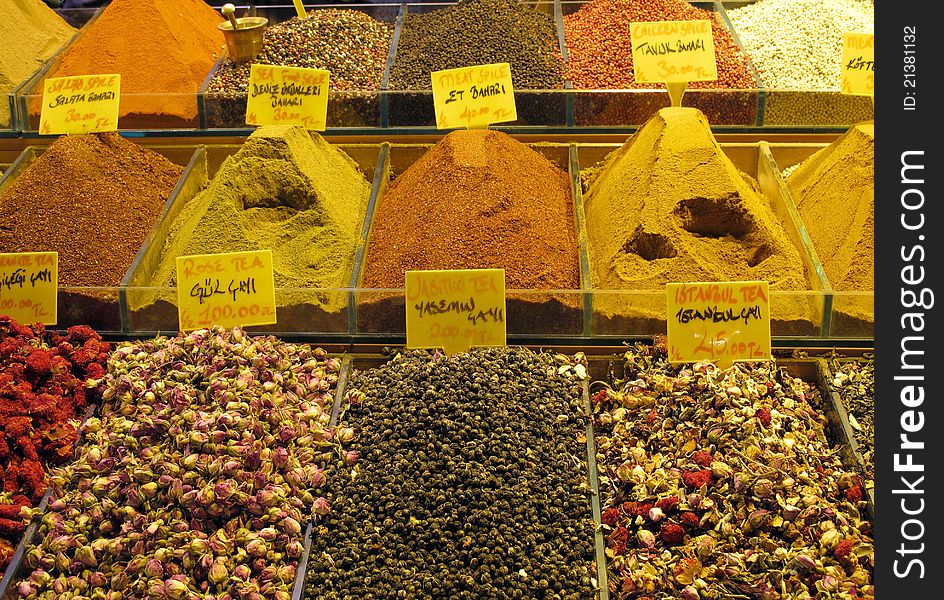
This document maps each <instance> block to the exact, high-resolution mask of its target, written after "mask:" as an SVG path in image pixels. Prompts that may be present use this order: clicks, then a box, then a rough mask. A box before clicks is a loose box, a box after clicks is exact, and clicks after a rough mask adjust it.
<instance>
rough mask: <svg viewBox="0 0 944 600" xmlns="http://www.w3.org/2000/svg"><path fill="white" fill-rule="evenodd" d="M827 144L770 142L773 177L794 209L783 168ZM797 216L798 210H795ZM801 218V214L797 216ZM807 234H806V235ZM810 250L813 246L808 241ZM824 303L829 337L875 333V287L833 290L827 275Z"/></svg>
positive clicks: (859, 335)
mask: <svg viewBox="0 0 944 600" xmlns="http://www.w3.org/2000/svg"><path fill="white" fill-rule="evenodd" d="M828 145H829V144H825V143H782V144H771V145H770V146H769V147H770V153H771V157H772V159H773V161H774V163H775V166H776V168H777V171H776V174H775V176H776V178H777V179H778V180H779V182H778V183H779V184H780V186H781V189H782V190H783V196H784V198H785V199H786V200H787V202H788V203H789V204H790V205H791V206H793V207H794V210H796V202H795V200H794V199H793V196H792V194H791V193H790V190H788V189H787V186H786V184H785V183H784V177H783V171H784V170H785V169H787V168H788V167H791V166H794V165H799V164H800V163H802V162H803V161H804V160H806V159H807V158H809V157H810V156H812V155H813V154H815V153H816V152H818V151H819V150H822V149H823V148H825V147H826V146H828ZM797 217H798V218H800V217H799V212H797ZM800 221H801V222H802V218H800ZM807 237H808V236H807ZM810 247H811V248H812V251H813V252H815V251H816V248H815V246H814V245H813V244H812V241H811V242H810ZM823 277H824V278H825V279H826V291H827V303H828V304H829V306H830V320H829V330H828V337H830V338H836V339H841V338H854V339H860V338H861V339H865V338H873V337H874V336H875V332H874V329H875V291H874V290H836V289H834V288H833V285H832V283H831V282H830V281H829V278H828V277H827V276H826V274H825V271H824V274H823Z"/></svg>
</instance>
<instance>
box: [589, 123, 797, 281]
mask: <svg viewBox="0 0 944 600" xmlns="http://www.w3.org/2000/svg"><path fill="white" fill-rule="evenodd" d="M585 210H586V217H587V236H588V239H589V242H590V243H589V254H590V267H591V272H592V276H593V285H594V287H596V288H599V289H626V288H630V289H661V288H662V287H663V286H664V285H665V284H666V283H671V282H684V281H737V280H766V281H769V282H770V287H771V288H772V289H804V288H806V287H807V284H806V283H805V271H804V266H803V261H802V259H801V255H800V252H799V251H798V250H797V248H796V247H794V246H793V245H792V244H791V242H790V239H789V237H788V236H787V234H786V232H785V231H784V227H783V225H782V224H781V223H780V221H779V220H778V218H777V216H776V215H775V214H774V212H773V210H772V208H771V206H770V202H769V201H768V200H767V199H766V198H765V197H764V196H763V195H762V194H761V193H760V191H759V189H758V187H757V184H756V182H755V181H754V180H753V179H751V178H750V177H749V176H747V175H745V174H744V173H741V172H740V171H738V170H737V168H736V167H735V166H734V164H733V163H732V162H731V160H730V159H728V158H727V157H726V156H725V154H724V152H722V150H721V147H720V146H719V145H718V142H716V141H715V139H714V136H713V135H712V133H711V128H710V127H709V125H708V121H707V119H706V118H705V116H704V115H703V114H702V113H701V112H699V111H698V110H697V109H693V108H664V109H662V110H660V111H659V112H658V113H657V114H656V115H655V116H654V117H652V118H651V119H650V120H649V121H647V122H646V123H645V124H644V125H643V127H642V128H641V129H639V130H638V131H637V132H636V133H635V134H634V135H633V136H632V137H631V138H630V139H629V140H628V141H627V142H626V143H625V144H623V146H622V147H621V148H619V149H618V150H616V151H615V152H613V153H611V154H610V155H609V156H608V157H607V158H606V162H605V164H604V165H603V168H602V169H601V170H600V171H599V172H598V173H597V175H596V176H595V177H594V178H593V179H592V180H591V181H590V183H589V192H588V193H587V195H586V196H585Z"/></svg>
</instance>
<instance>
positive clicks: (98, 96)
mask: <svg viewBox="0 0 944 600" xmlns="http://www.w3.org/2000/svg"><path fill="white" fill-rule="evenodd" d="M120 99H121V75H118V74H112V75H77V76H74V77H52V78H50V79H47V80H46V81H45V82H44V83H43V106H42V109H41V111H40V113H39V132H40V133H41V134H44V135H59V134H63V133H80V134H81V133H95V132H98V131H116V130H117V129H118V105H119V103H120Z"/></svg>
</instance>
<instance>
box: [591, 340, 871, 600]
mask: <svg viewBox="0 0 944 600" xmlns="http://www.w3.org/2000/svg"><path fill="white" fill-rule="evenodd" d="M665 358H666V356H665V349H664V347H663V348H661V349H650V348H642V347H638V346H637V347H636V348H632V349H630V350H629V351H628V352H627V353H626V361H627V364H626V367H627V374H626V378H625V380H622V381H619V382H617V389H611V388H603V389H601V390H599V391H597V392H596V393H595V394H594V395H593V397H592V402H593V404H594V413H595V414H594V426H595V437H596V442H597V461H598V464H599V465H600V474H601V475H600V477H601V479H600V488H601V494H602V498H601V501H602V502H603V507H604V511H603V514H602V519H603V523H604V534H605V537H606V543H607V550H606V554H607V559H608V561H607V563H608V573H609V580H610V592H611V594H619V596H620V597H641V596H648V597H650V598H659V599H662V598H682V599H684V600H698V599H699V598H703V599H704V598H710V599H719V600H720V599H722V598H733V597H751V598H807V597H811V596H812V597H826V596H833V595H834V596H835V597H842V598H872V597H874V593H875V591H874V586H873V584H872V582H873V570H874V547H873V538H872V524H871V520H870V519H869V518H868V517H867V516H866V515H865V513H864V507H865V502H864V501H863V496H864V494H863V486H862V481H861V478H860V476H859V475H858V474H857V473H855V472H854V471H852V470H849V469H847V468H846V467H845V466H844V465H843V464H842V461H841V459H840V451H839V448H838V447H837V446H834V445H833V443H831V442H830V441H829V440H828V436H827V432H826V429H827V426H828V420H827V419H826V417H825V416H824V415H823V413H822V412H821V405H822V404H823V402H824V401H823V399H822V398H821V397H820V395H819V392H818V390H817V389H816V388H815V387H811V386H810V385H809V384H807V383H806V382H804V381H802V380H800V379H798V378H794V377H791V376H790V375H788V374H787V373H786V372H785V371H783V370H782V369H779V368H777V367H776V365H774V364H773V363H754V364H752V365H747V364H744V363H736V364H735V366H734V367H732V368H730V369H728V370H726V371H721V370H719V369H718V368H717V367H715V366H714V365H712V364H710V363H695V364H687V365H684V366H681V367H679V366H674V367H673V366H669V365H668V364H667V363H666V362H665Z"/></svg>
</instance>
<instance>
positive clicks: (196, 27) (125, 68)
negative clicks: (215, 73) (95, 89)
mask: <svg viewBox="0 0 944 600" xmlns="http://www.w3.org/2000/svg"><path fill="white" fill-rule="evenodd" d="M222 20H223V17H222V16H221V15H220V14H219V13H218V12H216V11H215V10H213V9H212V8H210V6H208V5H207V4H206V3H205V2H203V0H113V1H112V2H111V4H109V5H108V6H107V7H106V8H105V10H104V11H103V12H102V14H100V15H99V16H98V18H97V19H95V21H94V22H93V23H91V24H89V25H88V26H87V27H86V28H85V29H83V31H82V32H81V33H80V34H79V37H78V38H77V39H76V40H75V42H74V43H73V44H72V45H71V46H70V47H69V49H68V50H67V51H66V52H65V54H64V55H63V57H62V62H61V63H60V64H59V66H58V67H57V68H55V70H54V71H53V72H51V73H50V74H49V75H48V77H65V76H68V75H97V74H108V73H120V74H121V94H122V96H121V113H120V114H121V116H122V117H124V116H128V115H147V116H148V117H150V118H151V121H154V120H155V117H156V118H157V119H164V120H166V121H168V123H167V125H172V124H179V125H193V126H195V125H196V124H197V96H196V94H197V90H198V89H199V87H200V84H201V83H202V82H203V80H204V79H205V78H206V76H207V74H208V73H209V72H210V69H211V68H212V67H213V64H214V63H215V62H216V59H217V58H219V56H220V55H221V54H222V52H223V46H224V40H223V33H222V32H221V31H220V30H219V29H217V24H219V23H220V22H221V21H222ZM40 90H41V88H40ZM131 94H146V95H143V96H132V95H131ZM167 94H176V95H167ZM34 110H35V111H36V112H37V113H38V111H39V106H38V103H37V104H35V105H34ZM122 125H123V126H126V125H125V124H122Z"/></svg>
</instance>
